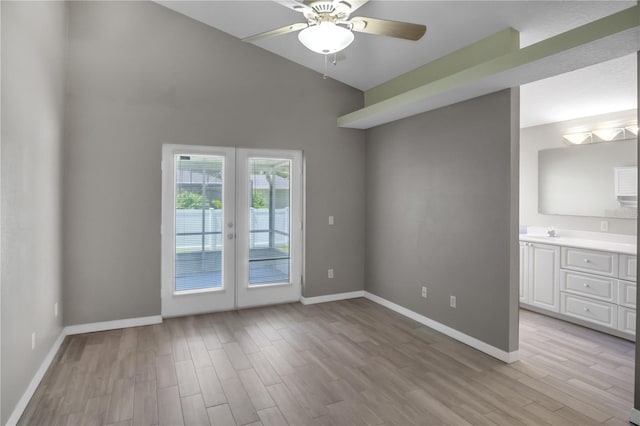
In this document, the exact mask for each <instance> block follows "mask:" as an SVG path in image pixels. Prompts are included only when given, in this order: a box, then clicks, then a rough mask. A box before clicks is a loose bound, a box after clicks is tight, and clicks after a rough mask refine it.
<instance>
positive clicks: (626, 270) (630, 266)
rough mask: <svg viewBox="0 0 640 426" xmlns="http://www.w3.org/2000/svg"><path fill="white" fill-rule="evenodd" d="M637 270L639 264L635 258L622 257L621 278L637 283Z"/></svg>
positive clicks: (624, 255)
mask: <svg viewBox="0 0 640 426" xmlns="http://www.w3.org/2000/svg"><path fill="white" fill-rule="evenodd" d="M637 268H638V262H637V258H636V257H635V256H630V255H628V254H621V255H620V278H622V279H623V280H627V281H635V280H636V270H637Z"/></svg>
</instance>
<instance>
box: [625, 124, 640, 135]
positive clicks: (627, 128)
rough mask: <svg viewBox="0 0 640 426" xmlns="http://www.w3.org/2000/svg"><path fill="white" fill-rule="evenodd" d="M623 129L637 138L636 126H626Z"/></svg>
mask: <svg viewBox="0 0 640 426" xmlns="http://www.w3.org/2000/svg"><path fill="white" fill-rule="evenodd" d="M625 129H626V130H627V131H628V132H631V133H633V134H634V135H636V136H638V126H637V125H636V126H627V127H625Z"/></svg>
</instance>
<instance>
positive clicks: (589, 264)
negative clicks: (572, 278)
mask: <svg viewBox="0 0 640 426" xmlns="http://www.w3.org/2000/svg"><path fill="white" fill-rule="evenodd" d="M562 267H563V268H566V269H572V270H574V271H581V272H592V273H594V274H598V275H607V276H610V277H617V276H618V255H617V254H615V253H607V252H602V251H593V250H582V249H577V248H571V247H562Z"/></svg>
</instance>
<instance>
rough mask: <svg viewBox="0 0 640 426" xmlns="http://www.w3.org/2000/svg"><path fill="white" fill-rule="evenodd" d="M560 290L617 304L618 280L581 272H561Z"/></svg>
mask: <svg viewBox="0 0 640 426" xmlns="http://www.w3.org/2000/svg"><path fill="white" fill-rule="evenodd" d="M560 290H561V291H566V292H567V293H573V294H578V295H581V296H586V297H595V298H597V299H600V300H604V301H606V302H611V303H617V300H618V298H617V297H616V295H617V290H618V280H616V279H614V278H606V277H600V276H597V275H589V274H581V273H579V272H571V271H565V270H561V271H560Z"/></svg>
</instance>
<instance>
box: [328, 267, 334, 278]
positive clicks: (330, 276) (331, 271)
mask: <svg viewBox="0 0 640 426" xmlns="http://www.w3.org/2000/svg"><path fill="white" fill-rule="evenodd" d="M327 277H328V278H329V279H333V269H329V270H328V271H327Z"/></svg>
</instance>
